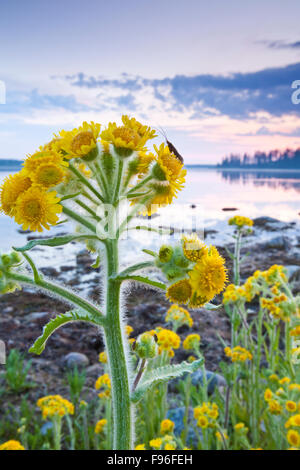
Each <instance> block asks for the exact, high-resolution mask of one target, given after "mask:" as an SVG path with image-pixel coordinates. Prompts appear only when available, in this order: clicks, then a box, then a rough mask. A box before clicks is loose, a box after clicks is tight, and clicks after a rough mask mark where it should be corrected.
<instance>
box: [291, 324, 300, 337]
mask: <svg viewBox="0 0 300 470" xmlns="http://www.w3.org/2000/svg"><path fill="white" fill-rule="evenodd" d="M290 335H291V336H300V325H297V326H296V327H295V328H293V329H292V330H291V331H290Z"/></svg>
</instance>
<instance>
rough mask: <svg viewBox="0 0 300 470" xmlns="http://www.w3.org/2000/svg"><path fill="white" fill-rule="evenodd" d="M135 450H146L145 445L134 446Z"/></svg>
mask: <svg viewBox="0 0 300 470" xmlns="http://www.w3.org/2000/svg"><path fill="white" fill-rule="evenodd" d="M135 450H146V447H145V444H139V445H137V446H136V448H135Z"/></svg>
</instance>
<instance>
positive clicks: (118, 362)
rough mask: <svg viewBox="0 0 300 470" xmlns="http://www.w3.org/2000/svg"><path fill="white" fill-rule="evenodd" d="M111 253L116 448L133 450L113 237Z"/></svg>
mask: <svg viewBox="0 0 300 470" xmlns="http://www.w3.org/2000/svg"><path fill="white" fill-rule="evenodd" d="M106 253H107V274H108V280H107V291H106V292H107V294H106V327H105V328H104V333H105V339H106V347H107V355H108V362H109V367H110V378H111V385H112V387H111V389H112V406H113V430H114V442H113V448H114V449H115V450H130V449H131V448H132V444H133V443H132V440H133V422H132V417H131V402H130V383H129V371H128V364H129V361H128V358H127V357H126V350H125V344H124V341H125V335H124V332H123V331H122V328H123V326H122V320H121V316H120V289H121V282H120V280H118V279H117V277H116V275H117V273H118V241H117V240H109V241H108V242H107V244H106Z"/></svg>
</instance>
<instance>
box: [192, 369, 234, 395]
mask: <svg viewBox="0 0 300 470" xmlns="http://www.w3.org/2000/svg"><path fill="white" fill-rule="evenodd" d="M205 375H206V381H207V391H208V394H209V395H211V394H212V393H213V392H214V390H215V388H216V387H225V386H226V381H225V379H224V377H223V376H222V375H220V374H217V373H216V372H211V371H209V370H206V371H205ZM191 377H192V384H193V385H195V386H196V385H200V386H203V372H202V370H196V371H195V372H193V373H192V375H191Z"/></svg>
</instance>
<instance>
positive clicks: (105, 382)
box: [95, 374, 111, 398]
mask: <svg viewBox="0 0 300 470" xmlns="http://www.w3.org/2000/svg"><path fill="white" fill-rule="evenodd" d="M95 389H96V390H103V391H101V392H100V393H99V395H98V396H99V397H100V398H109V397H110V391H111V382H110V378H109V375H108V374H103V375H101V376H100V377H98V379H97V380H96V383H95Z"/></svg>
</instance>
